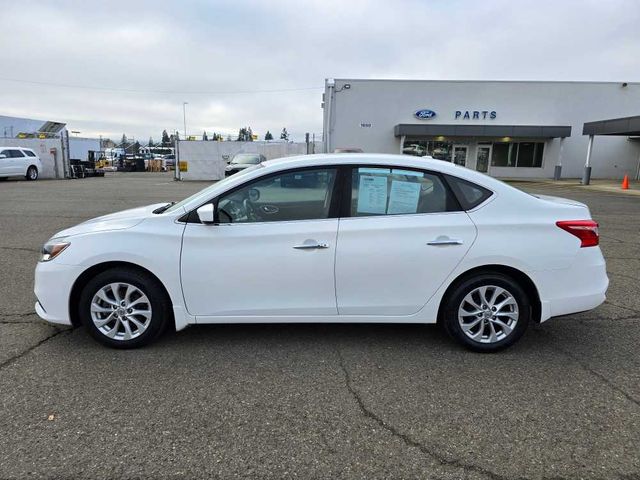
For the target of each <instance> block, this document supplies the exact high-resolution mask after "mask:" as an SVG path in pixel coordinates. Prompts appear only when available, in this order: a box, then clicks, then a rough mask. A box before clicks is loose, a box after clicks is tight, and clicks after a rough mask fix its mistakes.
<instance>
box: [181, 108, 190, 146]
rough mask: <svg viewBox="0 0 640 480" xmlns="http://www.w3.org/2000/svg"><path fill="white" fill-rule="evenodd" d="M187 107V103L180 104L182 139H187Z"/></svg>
mask: <svg viewBox="0 0 640 480" xmlns="http://www.w3.org/2000/svg"><path fill="white" fill-rule="evenodd" d="M187 105H189V103H187V102H182V121H183V123H184V139H185V140H186V139H187Z"/></svg>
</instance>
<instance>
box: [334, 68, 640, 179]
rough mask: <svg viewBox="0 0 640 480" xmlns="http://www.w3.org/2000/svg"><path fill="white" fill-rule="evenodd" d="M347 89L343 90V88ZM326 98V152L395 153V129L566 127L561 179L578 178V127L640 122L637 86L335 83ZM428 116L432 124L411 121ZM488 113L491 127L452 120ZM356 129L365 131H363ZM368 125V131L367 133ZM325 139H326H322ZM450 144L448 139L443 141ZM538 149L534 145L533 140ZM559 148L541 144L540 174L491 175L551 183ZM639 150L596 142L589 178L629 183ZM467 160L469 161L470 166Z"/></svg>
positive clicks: (582, 143) (639, 146)
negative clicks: (626, 176)
mask: <svg viewBox="0 0 640 480" xmlns="http://www.w3.org/2000/svg"><path fill="white" fill-rule="evenodd" d="M345 84H349V85H350V87H349V88H344V86H345ZM333 90H334V93H333V95H330V90H329V89H325V106H324V116H325V118H324V128H325V137H327V136H328V145H327V150H328V151H333V150H334V149H336V148H341V147H342V148H345V147H353V148H361V149H362V150H363V151H365V152H380V153H399V151H400V139H399V138H396V137H395V136H394V131H393V130H394V126H395V125H397V124H401V123H409V124H419V123H433V124H449V125H456V124H467V125H482V124H489V125H554V126H566V125H570V126H571V127H572V132H571V137H569V138H567V139H566V140H565V142H564V147H563V152H562V165H563V177H580V176H581V175H582V171H583V168H584V162H585V158H586V152H587V142H588V137H586V136H583V135H582V125H583V123H585V122H589V121H595V120H604V119H609V118H619V117H627V116H633V115H640V83H628V84H627V86H626V87H623V86H622V83H613V82H608V83H607V82H507V81H505V82H500V81H487V82H483V81H427V80H425V81H422V80H420V81H411V80H357V79H336V80H335V88H334V89H333ZM420 109H430V110H433V111H435V112H436V116H435V117H434V118H431V119H429V120H418V119H417V118H415V116H414V114H415V112H416V111H417V110H420ZM474 110H476V111H495V112H496V118H495V119H484V120H483V119H482V118H480V119H475V120H474V119H472V118H471V119H464V118H456V117H455V112H456V111H462V112H464V111H474ZM361 124H364V125H366V126H365V127H363V126H361ZM369 124H370V126H368V125H369ZM327 133H328V135H327ZM447 140H449V139H447ZM468 140H469V141H470V149H469V156H468V165H469V164H471V165H470V166H475V145H476V142H477V141H487V140H489V141H490V140H491V139H486V138H480V139H468ZM538 141H540V140H538ZM559 147H560V140H559V139H552V140H548V141H547V142H546V145H545V154H544V164H543V168H511V167H500V168H496V167H490V170H489V173H490V174H491V175H494V176H498V177H553V171H554V166H555V164H556V163H557V161H558V153H559V150H560V148H559ZM639 154H640V142H638V141H630V140H628V139H627V138H626V137H603V136H600V137H596V138H595V141H594V150H593V155H592V159H591V163H592V167H593V172H592V175H593V177H601V178H620V177H622V176H623V175H624V174H629V175H630V176H635V173H636V169H637V165H638V158H639ZM469 160H471V161H469Z"/></svg>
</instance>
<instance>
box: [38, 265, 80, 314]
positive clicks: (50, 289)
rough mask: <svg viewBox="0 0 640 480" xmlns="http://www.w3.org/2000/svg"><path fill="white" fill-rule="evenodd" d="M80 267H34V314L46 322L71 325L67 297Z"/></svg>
mask: <svg viewBox="0 0 640 480" xmlns="http://www.w3.org/2000/svg"><path fill="white" fill-rule="evenodd" d="M80 273H82V267H80V266H71V265H60V264H57V263H55V261H52V262H40V263H38V266H37V267H36V274H35V284H34V288H33V291H34V293H35V295H36V298H37V299H38V301H37V302H36V305H35V309H36V313H37V314H38V316H39V317H40V318H42V319H43V320H46V321H47V322H51V323H57V324H60V325H71V318H70V315H69V297H70V295H71V288H72V287H73V284H74V282H75V281H76V279H77V278H78V275H80Z"/></svg>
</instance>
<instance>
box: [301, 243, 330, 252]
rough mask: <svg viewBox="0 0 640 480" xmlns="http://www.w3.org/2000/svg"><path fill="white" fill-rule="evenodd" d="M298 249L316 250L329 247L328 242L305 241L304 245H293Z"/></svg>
mask: <svg viewBox="0 0 640 480" xmlns="http://www.w3.org/2000/svg"><path fill="white" fill-rule="evenodd" d="M293 248H295V249H297V250H314V249H317V248H329V244H328V243H303V244H302V245H296V246H295V247H293Z"/></svg>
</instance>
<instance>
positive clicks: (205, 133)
mask: <svg viewBox="0 0 640 480" xmlns="http://www.w3.org/2000/svg"><path fill="white" fill-rule="evenodd" d="M202 140H203V141H204V142H206V141H207V140H209V137H207V131H206V130H205V131H204V132H202Z"/></svg>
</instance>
